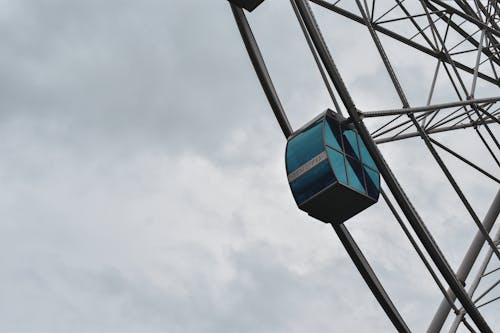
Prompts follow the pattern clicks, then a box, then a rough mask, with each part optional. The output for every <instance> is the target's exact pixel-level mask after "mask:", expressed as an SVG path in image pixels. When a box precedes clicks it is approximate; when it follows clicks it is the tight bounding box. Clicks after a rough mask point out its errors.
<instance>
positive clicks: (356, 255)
mask: <svg viewBox="0 0 500 333" xmlns="http://www.w3.org/2000/svg"><path fill="white" fill-rule="evenodd" d="M332 226H333V229H334V230H335V232H336V233H337V236H338V237H339V239H340V241H341V242H342V244H343V245H344V247H345V248H346V250H347V253H348V254H349V256H350V257H351V259H352V261H353V262H354V265H356V268H357V269H358V271H359V273H360V274H361V276H362V277H363V279H364V280H365V282H366V284H367V285H368V287H369V288H370V290H371V291H372V293H373V295H374V296H375V298H376V299H377V301H378V302H379V304H380V305H381V306H382V309H384V311H385V313H386V315H387V316H388V317H389V319H390V320H391V322H392V324H393V325H394V327H395V328H396V329H397V331H398V332H408V333H409V332H411V331H410V329H409V328H408V326H406V323H405V321H404V320H403V318H402V317H401V315H400V314H399V312H398V310H397V309H396V307H395V306H394V304H393V303H392V301H391V299H390V298H389V295H387V293H386V292H385V290H384V287H383V286H382V284H381V283H380V281H379V280H378V278H377V276H376V275H375V272H374V271H373V270H372V268H371V267H370V265H369V264H368V261H367V260H366V258H365V256H364V255H363V253H362V252H361V249H360V248H359V247H358V246H357V244H356V242H355V241H354V239H353V238H352V236H351V234H350V233H349V231H348V230H347V228H346V227H345V226H344V225H343V224H337V223H332Z"/></svg>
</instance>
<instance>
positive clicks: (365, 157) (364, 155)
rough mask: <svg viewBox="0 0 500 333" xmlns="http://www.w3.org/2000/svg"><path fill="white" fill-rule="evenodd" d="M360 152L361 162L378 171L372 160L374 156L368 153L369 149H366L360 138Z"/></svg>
mask: <svg viewBox="0 0 500 333" xmlns="http://www.w3.org/2000/svg"><path fill="white" fill-rule="evenodd" d="M358 141H359V150H360V151H361V160H362V161H363V164H365V165H368V166H369V167H371V168H373V169H375V170H378V169H377V166H376V165H375V162H374V161H373V159H372V156H371V155H370V153H369V152H368V149H366V146H365V143H364V142H363V140H362V139H361V138H359V140H358Z"/></svg>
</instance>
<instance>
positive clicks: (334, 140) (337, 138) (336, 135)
mask: <svg viewBox="0 0 500 333" xmlns="http://www.w3.org/2000/svg"><path fill="white" fill-rule="evenodd" d="M325 143H326V144H327V145H329V146H330V147H332V148H335V149H338V150H340V151H342V137H341V135H340V125H339V124H338V123H336V122H335V121H333V119H329V118H328V117H327V118H326V121H325Z"/></svg>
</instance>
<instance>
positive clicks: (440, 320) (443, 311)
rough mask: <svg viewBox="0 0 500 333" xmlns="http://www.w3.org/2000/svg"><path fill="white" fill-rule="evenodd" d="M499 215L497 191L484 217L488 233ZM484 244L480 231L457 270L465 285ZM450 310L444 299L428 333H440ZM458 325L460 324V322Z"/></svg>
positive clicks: (453, 296) (498, 192)
mask: <svg viewBox="0 0 500 333" xmlns="http://www.w3.org/2000/svg"><path fill="white" fill-rule="evenodd" d="M499 213H500V191H497V194H496V196H495V199H494V200H493V202H492V203H491V206H490V208H489V209H488V212H487V213H486V216H485V217H484V220H483V226H484V228H485V229H486V230H487V231H488V232H490V231H491V229H492V228H493V226H494V225H495V222H496V220H497V217H498V214H499ZM499 230H500V229H499ZM499 235H500V231H499V233H497V236H496V238H497V239H498V237H499ZM484 242H485V239H484V237H483V235H482V234H481V233H480V232H479V231H478V232H477V233H476V235H475V236H474V239H473V240H472V243H471V245H470V246H469V249H468V250H467V252H466V254H465V256H464V259H463V260H462V263H461V264H460V266H459V268H458V270H457V278H459V279H460V280H461V281H462V282H463V283H465V281H466V280H467V277H468V276H469V273H470V271H471V269H472V266H474V263H475V262H476V260H477V257H478V256H479V253H480V252H481V249H482V247H483V245H484ZM489 253H490V255H489V257H491V255H493V250H492V249H489ZM489 260H490V259H489V258H488V262H489ZM486 265H487V263H486ZM484 269H486V266H485V267H484ZM483 273H484V270H483V271H482V272H481V273H480V275H482V274H483ZM479 279H480V278H479ZM479 279H477V280H478V281H477V284H479ZM475 284H476V283H473V284H472V287H473V290H472V292H471V290H469V295H472V293H473V292H474V290H475V287H474V285H475ZM476 287H477V285H476ZM448 295H449V296H450V297H452V299H455V295H454V294H453V292H452V291H451V290H448ZM450 310H451V307H450V306H449V303H448V300H447V299H446V298H445V299H443V300H442V301H441V304H440V305H439V308H438V310H437V311H436V314H435V315H434V318H433V319H432V322H431V324H430V325H429V328H428V329H427V333H435V332H440V331H441V329H442V327H443V325H444V322H445V321H446V318H447V317H448V314H449V312H450ZM458 323H460V320H459V321H458Z"/></svg>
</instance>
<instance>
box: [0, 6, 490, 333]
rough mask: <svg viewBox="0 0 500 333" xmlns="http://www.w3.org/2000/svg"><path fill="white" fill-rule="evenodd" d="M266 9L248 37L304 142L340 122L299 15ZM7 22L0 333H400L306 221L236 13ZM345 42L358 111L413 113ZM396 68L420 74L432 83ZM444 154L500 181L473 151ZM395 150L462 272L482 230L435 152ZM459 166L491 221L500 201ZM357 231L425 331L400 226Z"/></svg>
mask: <svg viewBox="0 0 500 333" xmlns="http://www.w3.org/2000/svg"><path fill="white" fill-rule="evenodd" d="M263 6H264V7H262V9H259V10H257V11H255V12H254V14H252V15H251V16H250V20H251V22H252V24H253V25H254V26H255V28H256V29H255V34H256V36H257V37H258V39H259V41H260V42H261V47H262V51H263V53H264V55H265V57H266V60H267V61H268V65H269V69H270V71H271V73H272V75H273V78H274V80H275V83H276V86H277V89H278V91H279V94H280V96H281V97H282V100H283V104H284V106H285V107H286V110H287V112H288V113H289V116H290V120H291V122H292V123H293V125H294V127H295V128H297V127H299V126H300V125H302V124H303V123H304V122H306V121H308V120H309V119H310V118H311V117H312V116H314V115H316V114H318V113H319V112H321V111H322V110H324V109H325V108H327V107H331V104H332V103H331V101H329V99H328V95H327V93H326V91H325V89H324V87H323V86H322V83H321V80H320V77H319V75H318V73H317V72H315V67H314V66H315V64H314V62H313V59H312V58H311V57H305V56H304V55H305V54H307V53H306V52H307V46H306V44H305V42H304V40H303V37H302V36H301V35H300V30H299V28H298V27H297V25H296V24H295V22H294V18H293V12H292V10H291V8H289V6H288V4H286V3H284V2H266V3H265V4H264V5H263ZM0 8H2V10H0V36H1V38H2V40H3V41H4V42H3V43H2V45H1V46H0V51H1V52H0V74H1V75H0V180H1V184H2V189H3V190H2V192H1V193H0V262H2V265H1V266H0V282H1V283H0V294H1V295H2V297H1V298H0V329H1V330H2V331H6V332H14V331H15V332H67V331H69V330H70V331H73V332H160V331H161V332H165V331H168V332H221V331H238V332H306V331H320V330H321V331H333V332H349V331H353V330H356V331H370V332H387V331H390V330H391V329H392V328H391V324H390V322H389V321H388V320H387V318H386V317H385V316H384V314H383V312H382V310H381V309H380V307H379V305H378V304H377V303H376V301H375V299H374V298H373V296H372V295H371V293H370V292H369V290H368V288H367V287H366V285H365V284H364V282H363V281H362V279H361V277H360V276H359V274H358V273H357V271H356V269H355V267H354V266H353V265H352V263H351V262H350V259H349V258H348V257H347V255H346V253H345V251H344V250H343V248H342V246H341V244H340V243H339V241H338V239H337V238H336V236H335V234H334V233H333V231H332V230H331V228H330V227H329V226H328V225H325V224H323V223H319V222H315V221H313V220H311V219H310V218H309V217H307V216H306V214H305V213H303V212H301V211H299V210H298V209H297V208H296V207H295V204H294V202H293V199H292V196H291V193H290V191H289V188H288V184H287V183H286V175H285V170H284V165H283V159H284V147H285V141H284V139H283V138H282V135H281V133H280V130H279V127H278V125H277V124H276V122H275V119H274V118H273V115H272V113H271V112H270V109H269V106H268V105H267V102H266V100H265V97H264V94H263V93H262V91H261V90H260V87H259V85H258V81H257V79H256V77H255V75H254V73H253V71H252V68H251V64H250V62H249V60H248V59H247V56H246V53H245V50H244V47H243V44H242V42H241V40H240V38H239V35H238V32H237V30H236V28H235V25H234V22H233V18H232V17H231V14H230V11H229V9H228V5H227V3H226V2H225V1H219V2H217V1H215V2H213V3H212V2H210V4H209V2H206V1H194V0H189V1H182V2H175V3H173V2H165V1H155V0H151V1H145V2H141V3H137V2H133V1H107V2H105V3H103V2H98V1H86V2H64V1H57V0H51V1H49V0H46V1H36V2H35V1H16V2H12V1H0ZM318 16H321V15H318ZM325 19H326V16H324V17H323V18H322V20H324V21H325V22H324V23H326V20H325ZM271 23H272V24H271ZM322 23H323V21H322ZM328 27H329V28H331V31H333V32H335V31H344V33H333V34H331V36H330V35H329V37H330V38H329V41H330V42H331V43H332V45H335V46H334V47H335V54H338V59H339V64H340V67H341V70H342V73H343V74H344V75H345V76H346V82H347V83H348V85H349V87H350V88H351V89H352V91H353V96H354V97H355V98H356V100H359V101H360V103H359V105H360V107H363V108H367V109H371V108H376V107H380V106H385V107H386V108H387V107H390V106H391V105H392V106H393V105H394V103H397V101H395V99H394V94H393V92H391V91H390V89H391V86H390V83H389V82H387V80H385V81H383V82H381V81H380V80H379V78H380V77H381V76H382V74H383V73H384V71H383V69H382V67H381V66H382V65H381V64H380V63H376V62H372V59H373V58H375V56H376V54H375V53H374V52H373V49H371V50H369V51H368V50H367V51H366V52H364V51H365V46H366V45H365V44H364V43H363V42H360V41H358V40H357V39H355V38H352V36H353V35H354V34H361V33H362V31H363V30H362V29H360V28H359V27H357V28H356V26H355V25H348V24H346V23H345V21H343V20H339V21H332V22H330V23H329V25H328ZM336 29H340V30H336ZM342 29H344V30H342ZM283 36H286V38H283ZM365 37H366V36H365ZM347 43H352V45H351V44H347ZM337 45H346V46H345V47H339V46H337ZM347 45H349V47H347ZM391 50H392V49H391ZM368 55H369V56H368ZM395 59H396V62H398V63H401V66H403V67H402V68H403V70H402V72H403V73H404V74H403V75H408V76H410V75H412V74H414V73H415V68H417V67H418V66H420V65H421V63H420V62H417V63H416V64H415V65H412V66H407V67H405V66H404V57H403V56H396V57H395ZM368 60H369V61H368ZM429 68H430V67H429ZM424 76H425V75H424ZM405 82H406V83H407V84H409V87H408V89H409V90H411V89H413V88H415V89H416V88H421V87H420V86H419V85H418V83H419V81H418V80H416V79H415V80H414V81H411V80H410V81H408V80H406V79H405ZM408 82H410V83H408ZM415 96H421V95H418V94H415ZM370 126H372V125H371V124H370ZM373 126H374V125H373ZM467 133H470V132H467ZM442 138H443V140H447V141H446V142H449V143H450V144H451V145H456V147H458V148H461V149H464V151H465V152H467V153H469V154H470V155H469V156H471V158H472V159H473V160H475V161H478V162H480V163H481V164H482V165H483V166H484V167H486V168H489V170H491V171H492V172H494V171H495V170H496V169H495V168H496V166H494V165H493V164H492V163H491V161H489V160H488V158H487V157H486V158H485V154H484V152H482V151H480V150H478V149H473V147H475V146H476V145H477V144H478V143H477V142H476V141H477V140H476V141H474V140H475V139H474V140H472V139H470V135H469V134H467V135H464V137H463V138H458V137H453V138H454V139H455V140H451V139H453V138H451V139H450V138H449V137H446V136H443V137H442ZM448 140H449V141H448ZM464 140H470V141H467V142H466V143H465V144H464V143H463V142H464ZM382 150H383V152H384V154H385V156H386V157H387V159H388V160H389V162H390V164H391V166H393V168H394V170H395V172H396V174H397V175H398V177H400V180H401V183H402V184H403V186H404V187H405V189H407V191H408V194H409V196H410V197H411V199H412V200H413V201H414V203H415V205H416V207H417V208H418V209H419V211H421V212H422V215H423V217H424V218H425V220H426V221H428V224H429V228H431V230H432V231H433V232H434V233H435V236H436V239H437V240H438V241H439V243H440V244H442V245H443V250H444V251H445V252H446V254H447V255H449V256H450V258H451V261H452V263H453V264H454V265H455V266H456V264H457V263H458V262H459V260H460V257H461V255H462V253H463V252H464V251H465V247H466V245H467V243H468V241H469V239H470V238H472V236H471V234H472V233H473V232H475V229H474V228H473V227H472V226H471V224H470V222H471V221H469V220H467V218H466V216H465V213H463V212H462V211H461V210H459V209H455V206H456V205H457V200H456V198H455V197H454V196H453V195H454V194H453V192H451V191H450V188H449V187H446V183H445V182H444V178H443V177H442V175H441V174H440V173H439V172H440V171H439V170H438V169H437V168H436V166H435V165H434V164H433V161H432V160H431V159H430V157H429V155H428V152H426V151H425V149H424V147H423V146H422V145H421V143H420V142H419V140H417V139H415V140H410V141H408V143H407V144H401V145H399V144H388V145H385V146H382ZM424 156H425V157H424ZM486 156H487V155H486ZM448 162H449V163H450V165H451V166H452V167H453V170H454V172H456V173H457V179H459V180H460V182H461V184H463V185H464V189H466V191H467V192H466V193H467V194H468V195H469V196H470V197H471V200H472V201H473V202H474V204H475V207H478V212H479V215H480V216H483V215H484V212H485V210H486V209H487V207H488V205H489V199H490V197H492V195H493V194H494V192H495V191H496V186H495V184H491V183H490V182H488V181H484V180H483V179H481V181H478V178H477V177H476V175H475V174H474V176H472V174H471V173H470V171H468V170H467V169H463V166H461V165H460V164H456V163H455V164H454V162H452V161H451V160H450V161H448ZM436 198H437V199H439V200H437V199H436ZM348 226H349V229H350V230H351V232H352V233H353V235H354V236H355V238H356V240H358V241H359V244H360V247H361V248H362V249H363V250H364V251H365V253H366V256H367V258H368V259H369V260H370V262H371V263H372V264H373V267H374V269H375V270H376V271H377V273H378V274H379V275H380V279H381V280H382V282H383V283H384V285H385V286H386V288H387V290H388V292H389V293H390V294H391V296H392V297H393V299H394V301H395V303H396V304H397V305H398V306H399V307H400V309H401V312H402V314H403V316H404V317H405V319H407V321H408V322H409V324H410V326H411V327H412V328H414V329H415V330H416V331H421V330H423V329H424V327H425V326H426V323H427V322H428V320H429V318H430V317H431V316H432V314H433V311H434V306H433V305H434V304H435V306H437V304H438V302H439V301H440V295H439V292H438V291H437V288H435V287H434V286H433V284H432V281H431V280H430V277H429V275H428V274H427V273H426V272H425V270H424V268H423V266H422V264H421V263H419V261H418V258H417V257H416V256H415V254H414V253H413V252H412V251H411V250H410V249H409V247H408V246H409V243H408V242H407V240H406V239H405V238H404V236H403V235H402V233H401V231H400V229H399V228H398V227H396V225H395V221H394V219H393V218H391V217H390V215H389V212H388V210H387V207H385V205H384V204H383V203H382V202H380V203H379V204H377V205H376V206H373V207H372V208H370V209H369V210H367V211H365V212H363V213H362V214H360V215H359V216H357V217H355V218H353V220H352V221H349V223H348ZM450 235H452V236H450ZM458 240H459V241H458ZM458 243H460V244H458ZM388 254H391V255H388ZM487 311H488V310H487V309H486V310H485V313H487V314H489V316H490V317H492V318H494V314H493V315H491V313H490V312H487ZM490 317H488V319H490ZM493 323H497V322H493Z"/></svg>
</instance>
